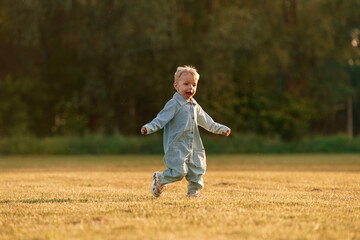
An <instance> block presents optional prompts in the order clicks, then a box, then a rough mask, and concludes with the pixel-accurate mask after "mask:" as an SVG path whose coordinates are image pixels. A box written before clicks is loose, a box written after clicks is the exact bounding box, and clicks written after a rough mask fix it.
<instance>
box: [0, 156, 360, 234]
mask: <svg viewBox="0 0 360 240" xmlns="http://www.w3.org/2000/svg"><path fill="white" fill-rule="evenodd" d="M208 158H209V161H208V171H207V173H206V175H205V189H204V191H203V192H202V196H203V197H202V198H200V199H188V198H186V197H185V195H186V182H185V181H182V182H178V183H174V184H170V185H168V189H167V190H166V192H164V194H163V195H162V196H161V197H160V198H154V197H152V196H151V194H150V192H149V185H150V181H151V173H152V172H153V171H155V170H161V169H163V167H164V166H163V163H162V160H161V156H151V157H147V156H72V157H60V156H58V157H46V156H43V157H37V156H32V157H29V156H28V157H21V156H17V157H16V156H15V157H1V158H0V209H1V210H0V239H186V238H195V237H196V238H197V239H360V214H359V213H360V156H359V155H265V156H255V155H230V156H209V157H208Z"/></svg>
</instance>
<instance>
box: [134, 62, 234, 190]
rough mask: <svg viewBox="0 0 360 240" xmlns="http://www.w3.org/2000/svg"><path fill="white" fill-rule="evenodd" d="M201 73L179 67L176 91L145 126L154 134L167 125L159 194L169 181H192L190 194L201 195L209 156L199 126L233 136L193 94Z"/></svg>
mask: <svg viewBox="0 0 360 240" xmlns="http://www.w3.org/2000/svg"><path fill="white" fill-rule="evenodd" d="M199 78H200V75H199V74H198V73H197V70H196V69H195V68H194V67H191V66H184V67H178V68H177V70H176V72H175V79H174V87H175V89H176V93H175V94H174V96H173V98H172V99H170V100H169V101H168V102H167V103H166V105H165V106H164V108H163V109H162V110H161V111H160V112H159V113H158V115H157V116H156V118H155V119H154V120H152V121H151V122H150V123H148V124H145V125H144V126H143V127H142V128H141V134H143V135H144V134H151V133H154V132H156V131H158V130H160V129H162V128H164V138H163V142H164V152H165V155H164V163H165V166H166V167H167V169H166V170H164V171H163V172H162V173H160V172H154V173H153V177H152V178H153V181H152V184H151V186H150V187H151V189H150V190H151V193H152V194H153V195H154V196H155V197H159V196H160V194H161V193H162V192H163V190H164V189H165V184H168V183H172V182H176V181H180V180H182V179H183V178H184V177H185V178H186V180H187V181H188V187H187V196H188V197H200V195H199V191H200V190H201V189H202V188H203V187H204V181H203V178H202V175H203V174H205V169H206V157H205V149H204V147H203V144H202V141H201V138H200V134H199V129H198V126H200V127H203V128H205V129H206V130H207V131H209V132H212V133H216V134H224V135H226V136H229V134H230V128H228V127H226V126H224V125H221V124H219V123H216V122H214V120H213V119H212V118H211V117H210V116H209V115H208V114H207V113H206V112H205V111H204V110H203V109H202V108H201V107H200V105H199V104H198V103H197V102H196V101H195V99H194V98H193V96H194V95H195V93H196V88H197V85H198V81H199Z"/></svg>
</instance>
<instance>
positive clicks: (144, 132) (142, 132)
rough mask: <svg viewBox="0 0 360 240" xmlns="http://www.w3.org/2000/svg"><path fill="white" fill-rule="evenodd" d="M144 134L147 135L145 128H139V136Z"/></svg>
mask: <svg viewBox="0 0 360 240" xmlns="http://www.w3.org/2000/svg"><path fill="white" fill-rule="evenodd" d="M146 133H147V130H146V128H145V127H142V128H141V134H142V135H144V134H146Z"/></svg>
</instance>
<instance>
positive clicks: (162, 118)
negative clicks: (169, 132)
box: [144, 99, 176, 134]
mask: <svg viewBox="0 0 360 240" xmlns="http://www.w3.org/2000/svg"><path fill="white" fill-rule="evenodd" d="M175 111H176V101H175V100H173V99H171V100H170V101H168V102H167V103H166V104H165V106H164V108H163V109H162V110H161V111H160V112H159V113H158V115H157V116H156V118H154V119H153V120H152V121H151V122H150V123H148V124H145V125H144V127H145V128H146V131H147V134H151V133H154V132H157V131H159V130H160V129H162V128H163V127H164V126H165V125H166V124H167V123H168V122H169V121H170V120H171V119H172V118H173V117H174V115H175Z"/></svg>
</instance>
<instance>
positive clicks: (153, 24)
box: [0, 0, 360, 139]
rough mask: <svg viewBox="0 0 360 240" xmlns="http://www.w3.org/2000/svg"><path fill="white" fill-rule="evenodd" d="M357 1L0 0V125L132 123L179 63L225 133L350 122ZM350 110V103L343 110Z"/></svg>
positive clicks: (40, 131)
mask: <svg viewBox="0 0 360 240" xmlns="http://www.w3.org/2000/svg"><path fill="white" fill-rule="evenodd" d="M359 9H360V1H359V0H346V1H343V0H312V1H307V0H278V1H269V0H256V1H248V0H229V1H221V0H196V1H195V0H193V1H191V0H182V1H180V0H156V1H154V0H101V1H100V0H23V1H15V0H0V136H13V135H35V136H52V135H82V134H86V133H100V134H135V133H138V132H139V129H140V127H141V125H142V124H144V123H146V122H148V121H150V120H151V119H152V118H153V117H155V115H156V114H157V112H158V111H159V110H160V109H161V108H162V107H163V105H164V104H165V103H166V101H167V100H168V99H169V98H171V96H172V94H173V92H174V90H173V87H172V83H173V74H174V72H175V70H176V67H177V66H179V65H185V64H187V65H193V66H195V67H196V68H197V69H198V70H199V73H200V76H201V77H200V82H199V88H198V92H197V95H196V99H197V101H198V102H199V103H200V104H201V105H202V107H203V108H204V109H205V110H206V111H207V112H208V113H209V114H210V115H211V116H212V117H213V118H214V119H215V120H217V121H219V122H222V123H224V124H227V125H229V126H231V128H232V130H233V133H255V134H260V135H267V136H280V137H282V138H284V139H298V138H301V137H303V136H309V135H328V134H334V133H339V132H344V133H345V132H346V131H348V130H349V129H350V131H351V128H352V129H353V130H352V132H354V133H355V134H358V133H359V132H360V124H359V122H360V110H359V108H360V98H359V96H360V60H359V56H360V48H359V45H360V43H359V37H360V17H359ZM350 110H353V111H350Z"/></svg>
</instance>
